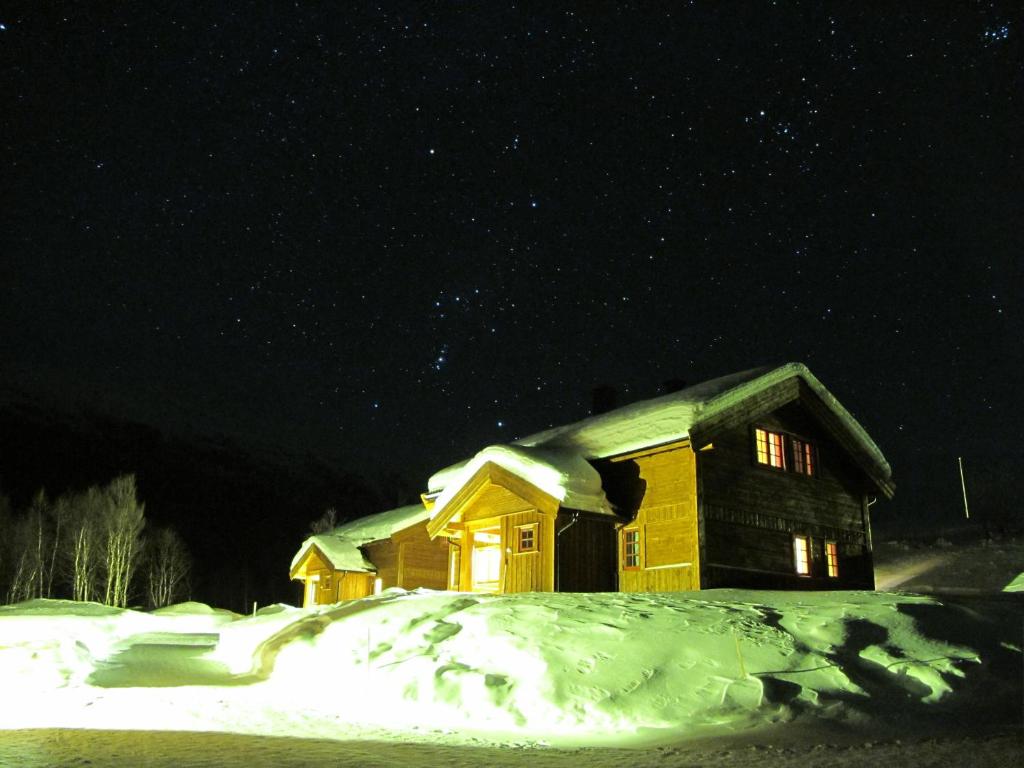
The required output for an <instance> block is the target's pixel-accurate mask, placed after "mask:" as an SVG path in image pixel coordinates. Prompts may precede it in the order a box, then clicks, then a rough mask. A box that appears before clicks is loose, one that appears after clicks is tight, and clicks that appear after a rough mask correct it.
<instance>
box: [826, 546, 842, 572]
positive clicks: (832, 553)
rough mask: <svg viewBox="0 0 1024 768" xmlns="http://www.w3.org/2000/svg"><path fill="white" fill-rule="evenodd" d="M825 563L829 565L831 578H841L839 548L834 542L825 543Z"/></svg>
mask: <svg viewBox="0 0 1024 768" xmlns="http://www.w3.org/2000/svg"><path fill="white" fill-rule="evenodd" d="M825 561H826V563H827V564H828V575H829V577H830V578H833V579H837V578H839V547H837V546H836V543H835V542H834V541H826V542H825Z"/></svg>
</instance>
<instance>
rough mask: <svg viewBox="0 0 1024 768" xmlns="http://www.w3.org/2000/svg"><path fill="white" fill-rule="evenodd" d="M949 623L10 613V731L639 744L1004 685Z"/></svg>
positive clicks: (570, 603)
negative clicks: (389, 735)
mask: <svg viewBox="0 0 1024 768" xmlns="http://www.w3.org/2000/svg"><path fill="white" fill-rule="evenodd" d="M929 610H939V611H941V610H943V608H942V603H941V602H939V601H938V600H936V599H934V598H931V597H923V596H913V595H901V594H883V593H870V592H828V593H793V592H789V593H783V592H742V591H734V590H712V591H707V592H700V593H676V594H617V593H603V594H585V595H581V594H551V593H529V594H521V595H506V596H487V595H475V594H465V593H452V592H432V591H427V590H418V591H415V592H405V591H402V590H388V591H387V592H385V593H383V594H382V595H377V596H372V597H368V598H364V599H362V600H356V601H349V602H343V603H338V604H336V605H333V606H321V607H318V608H310V609H298V608H292V607H288V606H272V607H269V608H266V609H264V610H262V611H260V612H258V613H257V614H256V615H254V616H238V615H236V614H231V613H229V612H225V611H213V610H210V609H208V608H206V607H205V606H200V605H196V604H191V605H188V606H180V607H177V608H174V609H172V610H165V611H161V612H159V613H141V612H136V611H129V610H116V609H110V608H105V607H102V606H95V605H90V604H85V605H82V604H75V603H68V602H62V601H33V602H31V603H23V604H20V605H15V606H11V607H6V608H0V679H2V680H3V681H4V697H3V703H2V704H0V707H2V708H3V711H2V717H0V727H2V728H5V729H24V728H48V727H60V728H100V729H103V728H122V729H123V728H130V729H139V730H204V731H210V730H215V731H228V732H237V733H254V734H263V735H280V736H287V735H290V736H305V737H322V738H342V737H344V738H352V736H353V733H359V732H360V729H362V732H365V733H370V732H375V730H377V731H379V730H380V729H387V730H389V731H391V732H399V733H406V734H424V733H448V732H451V731H453V730H454V731H455V733H453V734H451V737H452V738H454V739H456V740H458V739H465V738H484V739H491V740H498V741H503V740H504V741H514V742H518V743H522V742H523V741H524V740H525V741H527V742H529V743H553V744H562V745H572V744H588V745H594V744H596V743H609V744H611V743H614V744H617V745H629V744H635V745H638V744H644V743H651V742H655V741H659V740H661V741H663V740H665V739H666V738H671V739H685V738H689V737H695V736H701V735H710V734H727V733H735V732H737V731H745V730H747V729H750V728H753V727H757V726H766V725H771V724H775V723H782V722H786V721H790V720H792V719H793V718H794V717H797V716H811V717H816V718H819V719H821V718H823V719H826V720H828V721H830V722H837V721H847V720H850V719H856V718H863V717H868V716H871V717H878V718H884V717H887V716H889V715H891V714H892V712H889V711H888V710H887V709H886V707H887V706H888V707H898V708H900V709H901V710H902V709H904V708H906V707H909V706H912V705H913V706H918V707H923V708H928V707H933V706H938V705H939V704H940V703H943V702H946V701H948V700H949V699H950V698H951V697H955V696H956V691H957V689H958V688H959V687H960V686H961V685H963V684H966V682H969V681H970V680H973V681H974V683H973V684H974V687H975V688H977V687H978V686H979V685H988V684H989V681H988V680H987V679H986V678H985V677H984V676H985V675H986V674H990V672H989V670H988V668H987V667H986V666H985V665H983V664H979V662H980V661H983V659H982V658H981V653H982V651H981V650H979V649H986V651H987V649H988V648H990V647H993V646H995V645H997V644H998V642H999V638H994V637H992V636H986V635H983V634H978V635H977V636H972V639H971V641H970V643H969V644H965V641H964V639H963V633H959V635H958V640H957V641H955V642H954V641H952V640H949V639H946V637H945V636H944V635H943V633H942V629H943V627H944V625H948V626H953V625H954V624H955V623H956V622H954V621H945V622H943V621H937V622H930V623H929V624H928V626H927V627H925V626H923V625H922V624H921V623H920V622H919V620H918V617H919V616H920V615H921V612H922V611H929ZM943 615H945V614H943ZM950 615H952V614H950ZM999 626H1000V625H999V623H998V622H992V623H986V622H977V627H978V628H983V631H984V632H988V633H989V635H992V634H993V633H997V632H998V631H1000V630H998V627H999ZM1007 640H1008V641H1009V642H1016V641H1017V640H1019V638H1017V639H1014V638H1012V637H1011V638H1007ZM1007 647H1009V646H1007ZM1014 652H1015V653H1016V654H1017V655H1019V653H1020V651H1019V647H1017V648H1016V649H1015V651H1014ZM965 676H966V677H965ZM991 682H992V684H993V685H995V683H996V682H997V681H995V680H993V681H991ZM1011 682H1012V681H1011ZM993 690H994V688H993ZM879 691H882V693H883V694H885V695H882V697H881V698H877V695H878V693H879ZM885 691H889V693H888V694H886V693H885ZM892 691H899V692H900V693H901V696H902V698H899V699H898V700H897V699H896V698H894V697H893V696H892V695H891V694H892Z"/></svg>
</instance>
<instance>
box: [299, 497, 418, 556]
mask: <svg viewBox="0 0 1024 768" xmlns="http://www.w3.org/2000/svg"><path fill="white" fill-rule="evenodd" d="M428 517H430V512H428V511H427V510H426V509H424V508H423V505H422V504H410V505H408V506H405V507H398V508H396V509H389V510H387V511H386V512H378V513H377V514H375V515H368V516H367V517H361V518H359V519H358V520H352V521H351V522H348V523H345V524H344V525H340V526H338V527H337V528H335V529H333V530H331V531H328V532H327V533H320V534H316V535H315V536H310V537H309V538H308V539H306V540H305V541H304V542H302V546H301V547H299V551H298V552H297V553H296V554H295V557H293V558H292V563H291V567H290V571H294V570H295V567H296V566H297V565H298V564H299V563H300V562H301V561H302V559H303V558H304V557H305V556H306V555H307V554H308V553H309V551H310V549H311V548H313V547H316V548H317V549H319V550H320V552H321V553H322V554H323V556H324V557H326V558H327V559H328V561H330V564H331V566H332V567H333V568H334V569H335V570H337V571H362V572H368V573H372V572H375V571H376V570H377V568H376V566H374V564H373V563H371V562H370V561H369V560H367V559H366V556H365V555H364V554H363V551H362V549H361V547H362V546H364V545H366V544H371V543H373V542H375V541H381V540H383V539H387V538H390V537H391V536H392V534H395V533H398V532H399V531H402V530H405V529H406V528H408V527H409V526H412V525H416V523H421V522H423V521H424V520H426V519H427V518H428Z"/></svg>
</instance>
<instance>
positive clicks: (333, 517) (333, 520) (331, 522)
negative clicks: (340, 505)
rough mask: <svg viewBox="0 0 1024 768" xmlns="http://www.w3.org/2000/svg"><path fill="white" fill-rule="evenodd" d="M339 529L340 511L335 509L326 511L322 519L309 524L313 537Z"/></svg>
mask: <svg viewBox="0 0 1024 768" xmlns="http://www.w3.org/2000/svg"><path fill="white" fill-rule="evenodd" d="M337 527H338V510H336V509H335V508H334V507H331V508H330V509H328V510H326V511H325V512H324V513H323V514H322V515H320V517H318V518H317V519H316V520H314V521H313V522H312V523H310V524H309V532H310V534H311V535H314V536H315V535H317V534H320V533H327V532H328V531H333V530H334V529H335V528H337Z"/></svg>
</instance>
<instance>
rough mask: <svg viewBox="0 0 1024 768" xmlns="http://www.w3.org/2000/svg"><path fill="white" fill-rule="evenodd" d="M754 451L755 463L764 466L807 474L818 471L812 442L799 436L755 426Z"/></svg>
mask: <svg viewBox="0 0 1024 768" xmlns="http://www.w3.org/2000/svg"><path fill="white" fill-rule="evenodd" d="M754 453H755V455H756V457H757V463H758V464H761V465H763V466H766V467H772V468H773V469H783V470H788V471H790V472H795V473H797V474H798V475H807V476H813V475H816V474H817V472H818V461H817V455H816V454H815V451H814V444H813V443H810V442H808V441H806V440H803V439H801V438H799V437H793V436H792V435H787V434H784V433H782V432H771V431H770V430H767V429H761V428H760V427H757V428H756V429H754Z"/></svg>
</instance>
